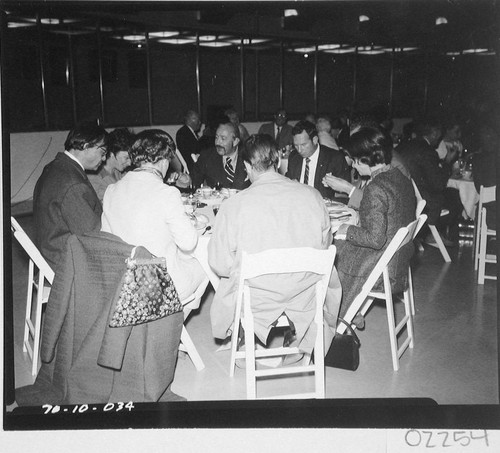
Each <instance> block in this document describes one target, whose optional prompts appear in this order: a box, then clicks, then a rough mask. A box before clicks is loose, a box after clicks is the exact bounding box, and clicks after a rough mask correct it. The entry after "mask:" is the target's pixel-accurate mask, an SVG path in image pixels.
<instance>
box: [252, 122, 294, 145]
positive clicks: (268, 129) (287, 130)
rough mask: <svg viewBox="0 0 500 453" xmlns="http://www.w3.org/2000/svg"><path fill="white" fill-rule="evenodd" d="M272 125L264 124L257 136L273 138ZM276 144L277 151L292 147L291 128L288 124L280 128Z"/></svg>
mask: <svg viewBox="0 0 500 453" xmlns="http://www.w3.org/2000/svg"><path fill="white" fill-rule="evenodd" d="M274 126H275V124H274V123H265V124H263V125H262V126H260V128H259V134H267V135H270V136H271V137H272V138H275V137H274ZM276 143H277V144H278V149H283V148H284V147H285V146H289V145H293V136H292V126H290V125H289V124H284V125H283V126H282V127H281V131H280V134H279V136H278V139H277V140H276Z"/></svg>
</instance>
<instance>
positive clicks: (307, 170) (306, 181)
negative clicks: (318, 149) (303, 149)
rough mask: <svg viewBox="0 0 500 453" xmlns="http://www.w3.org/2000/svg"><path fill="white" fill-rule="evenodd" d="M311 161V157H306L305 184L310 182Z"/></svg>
mask: <svg viewBox="0 0 500 453" xmlns="http://www.w3.org/2000/svg"><path fill="white" fill-rule="evenodd" d="M309 162H311V159H309V157H307V158H306V169H305V171H304V184H309Z"/></svg>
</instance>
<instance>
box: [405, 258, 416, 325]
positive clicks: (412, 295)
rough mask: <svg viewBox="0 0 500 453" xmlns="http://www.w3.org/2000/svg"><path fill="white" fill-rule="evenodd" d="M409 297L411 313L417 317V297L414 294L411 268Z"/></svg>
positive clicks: (409, 272)
mask: <svg viewBox="0 0 500 453" xmlns="http://www.w3.org/2000/svg"><path fill="white" fill-rule="evenodd" d="M407 291H408V296H409V300H410V309H411V310H410V311H411V314H412V316H415V296H414V294H413V276H412V274H411V267H408V289H407Z"/></svg>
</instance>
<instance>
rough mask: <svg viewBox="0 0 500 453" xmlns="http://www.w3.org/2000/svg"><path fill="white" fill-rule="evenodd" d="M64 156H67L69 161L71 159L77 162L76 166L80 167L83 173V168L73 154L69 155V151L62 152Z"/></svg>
mask: <svg viewBox="0 0 500 453" xmlns="http://www.w3.org/2000/svg"><path fill="white" fill-rule="evenodd" d="M64 154H66V156H68V157H69V158H70V159H73V160H74V161H75V162H78V165H80V167H82V170H83V171H85V167H84V166H83V165H82V163H81V162H80V161H79V160H78V159H77V158H76V157H75V156H73V154H71V153H70V152H69V151H64Z"/></svg>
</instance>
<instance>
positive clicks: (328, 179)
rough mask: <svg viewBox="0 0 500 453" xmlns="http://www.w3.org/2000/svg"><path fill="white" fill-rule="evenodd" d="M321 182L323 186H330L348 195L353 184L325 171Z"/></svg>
mask: <svg viewBox="0 0 500 453" xmlns="http://www.w3.org/2000/svg"><path fill="white" fill-rule="evenodd" d="M322 183H323V185H324V186H325V187H330V188H332V189H333V190H335V191H336V192H343V193H346V194H348V195H349V193H350V192H351V190H352V189H353V188H354V186H353V185H352V184H351V183H350V182H348V181H346V180H345V179H342V178H337V177H336V176H333V175H332V174H331V173H327V174H326V175H325V176H324V177H323V180H322Z"/></svg>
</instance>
